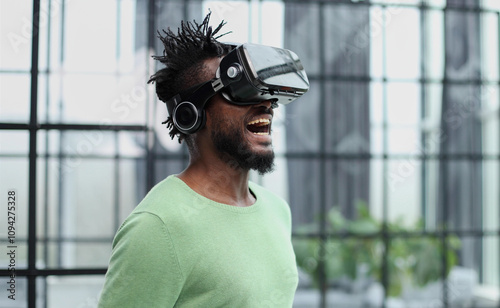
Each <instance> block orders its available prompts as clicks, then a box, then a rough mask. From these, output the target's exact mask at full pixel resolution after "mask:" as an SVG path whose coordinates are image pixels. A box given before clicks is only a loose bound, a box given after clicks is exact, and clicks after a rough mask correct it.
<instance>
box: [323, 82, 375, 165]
mask: <svg viewBox="0 0 500 308" xmlns="http://www.w3.org/2000/svg"><path fill="white" fill-rule="evenodd" d="M326 91H327V95H326V96H327V97H328V98H329V99H330V100H331V101H330V102H328V103H326V106H325V109H324V111H323V110H321V111H319V113H318V114H321V113H322V112H324V114H325V117H324V121H325V122H324V128H323V129H321V130H320V132H321V133H323V134H324V135H325V138H326V145H325V146H326V150H327V151H329V152H335V153H340V154H345V155H349V154H360V153H368V152H369V151H370V140H369V130H370V127H369V123H370V115H369V113H368V110H369V109H370V108H369V105H368V104H369V101H370V99H369V93H370V86H369V84H368V83H366V82H341V81H338V82H334V83H333V84H329V85H328V87H327V89H326ZM320 136H321V135H320Z"/></svg>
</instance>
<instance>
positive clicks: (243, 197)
mask: <svg viewBox="0 0 500 308" xmlns="http://www.w3.org/2000/svg"><path fill="white" fill-rule="evenodd" d="M178 177H179V178H180V179H181V180H182V181H184V182H185V183H186V184H187V185H188V186H189V187H190V188H191V189H193V190H194V191H196V192H197V193H198V194H200V195H202V196H204V197H206V198H208V199H211V200H213V201H216V202H219V203H224V204H229V205H233V206H240V207H244V206H250V205H252V204H254V203H255V197H254V196H253V195H252V194H251V193H250V190H249V188H248V179H249V170H243V169H240V168H237V167H235V166H233V165H231V160H230V159H224V158H223V157H221V156H220V155H214V156H210V155H206V154H205V155H202V156H198V155H195V156H191V159H190V162H189V166H188V167H187V168H186V170H184V171H183V172H182V173H180V174H179V175H178Z"/></svg>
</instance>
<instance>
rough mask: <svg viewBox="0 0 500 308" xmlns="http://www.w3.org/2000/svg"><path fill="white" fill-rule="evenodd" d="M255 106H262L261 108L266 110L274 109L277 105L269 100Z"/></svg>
mask: <svg viewBox="0 0 500 308" xmlns="http://www.w3.org/2000/svg"><path fill="white" fill-rule="evenodd" d="M256 106H262V107H265V108H266V109H275V108H278V103H276V102H275V101H273V100H270V99H269V100H265V101H261V102H260V103H259V104H257V105H256Z"/></svg>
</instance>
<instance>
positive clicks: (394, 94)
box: [387, 82, 421, 127]
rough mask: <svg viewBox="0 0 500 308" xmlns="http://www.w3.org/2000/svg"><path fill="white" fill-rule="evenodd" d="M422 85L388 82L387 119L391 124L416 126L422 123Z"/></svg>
mask: <svg viewBox="0 0 500 308" xmlns="http://www.w3.org/2000/svg"><path fill="white" fill-rule="evenodd" d="M420 106H421V98H420V85H419V84H418V83H395V82H391V83H388V84H387V120H388V122H389V124H390V125H395V126H396V125H397V126H410V127H414V126H417V125H419V124H420Z"/></svg>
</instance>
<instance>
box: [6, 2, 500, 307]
mask: <svg viewBox="0 0 500 308" xmlns="http://www.w3.org/2000/svg"><path fill="white" fill-rule="evenodd" d="M0 6H1V9H0V16H1V17H0V18H1V20H2V21H1V28H0V37H1V44H0V46H1V47H0V174H1V176H0V194H1V195H2V198H3V199H2V200H3V201H2V204H5V206H7V202H8V196H9V195H8V192H9V191H12V192H14V193H15V196H16V199H15V203H16V207H15V211H14V212H12V211H11V212H12V213H10V214H9V213H8V210H7V209H6V208H5V207H4V209H2V211H3V213H5V214H6V215H3V214H2V215H1V216H0V217H2V218H1V219H2V222H0V243H1V245H2V246H3V248H2V249H3V251H6V252H10V251H11V250H15V257H13V255H12V254H10V255H9V254H7V253H2V254H1V255H0V266H1V269H0V275H1V276H2V277H1V280H2V281H7V282H8V281H9V279H10V277H9V275H10V274H11V271H9V270H8V268H9V264H12V262H13V261H12V260H14V262H15V269H16V279H15V294H16V295H15V296H16V301H15V302H13V301H12V300H10V299H9V298H8V296H9V295H10V294H11V293H9V292H10V291H9V290H8V289H5V288H3V289H4V290H2V291H1V292H0V294H1V297H0V306H4V305H12V303H15V304H16V305H17V306H15V307H50V308H52V307H95V306H96V303H97V298H98V295H99V292H100V289H101V287H102V283H103V279H104V273H105V272H106V267H107V263H108V259H109V256H110V253H111V241H112V239H113V236H114V234H115V232H116V230H117V228H118V227H119V225H120V224H121V222H122V221H123V220H124V219H125V217H127V215H128V213H130V211H131V210H132V209H133V208H134V207H135V206H136V205H137V204H138V202H139V201H140V200H141V199H142V197H143V196H144V195H145V194H146V192H147V191H148V190H149V189H150V188H151V187H152V186H153V185H154V184H155V183H157V182H158V181H160V180H161V179H163V178H164V177H165V176H166V175H168V174H172V173H177V172H180V171H181V170H182V169H183V168H184V166H186V164H187V160H188V154H187V151H186V149H185V148H184V147H183V146H180V145H179V144H178V143H177V141H176V140H173V141H172V140H170V138H169V137H168V134H167V131H166V130H165V127H164V125H161V124H160V123H161V122H162V121H163V120H164V119H165V118H166V116H167V112H166V109H165V107H164V105H163V103H161V102H158V100H157V99H156V96H155V93H154V87H152V86H150V85H147V84H146V81H147V79H148V78H149V76H150V75H151V74H152V73H153V72H154V71H156V70H157V69H158V68H159V66H158V64H157V63H155V62H154V61H153V60H152V59H151V55H153V54H159V53H161V46H160V42H159V40H158V39H157V38H156V30H158V29H166V28H167V27H177V26H178V24H179V23H180V21H181V20H183V19H188V20H192V19H196V20H199V19H200V18H202V17H203V16H204V14H206V12H208V10H209V9H210V10H211V11H212V12H213V13H212V21H213V23H214V24H215V23H218V22H220V20H222V19H224V20H226V21H227V22H228V24H227V26H226V28H227V30H228V31H229V30H231V31H233V33H230V34H228V35H227V36H225V37H222V38H221V40H226V41H233V42H245V41H250V42H255V43H262V44H268V45H274V46H279V47H285V48H289V49H292V50H294V51H295V52H296V53H297V54H298V55H299V56H300V57H301V59H302V61H303V63H304V66H305V67H306V70H307V72H308V76H309V79H310V81H311V89H310V91H309V92H308V93H307V94H306V95H304V97H302V98H301V99H300V100H299V101H297V102H295V103H293V104H290V105H288V106H286V107H285V106H281V107H280V108H278V109H277V110H276V116H275V118H276V120H275V124H274V125H273V129H274V131H273V133H274V134H273V135H274V137H273V138H274V144H275V152H276V154H277V158H276V170H275V172H274V173H271V174H268V175H265V176H258V175H257V174H252V180H253V181H256V182H258V183H260V184H262V185H264V186H266V187H268V188H269V189H271V190H273V191H274V192H276V193H277V194H278V195H280V196H282V197H283V198H285V199H286V200H287V201H288V202H289V204H290V207H291V210H292V215H293V242H294V245H295V249H296V255H297V261H298V264H299V267H300V272H301V274H300V283H299V288H298V290H297V294H296V299H295V306H296V307H306V306H307V307H330V306H335V305H337V306H342V307H344V306H345V305H347V303H349V304H350V305H351V306H352V307H362V305H363V303H365V304H366V303H372V304H373V305H374V306H375V307H392V306H394V305H396V306H397V305H400V306H401V305H414V306H415V305H416V306H418V307H456V306H457V305H458V303H461V304H462V305H463V306H461V307H498V305H499V303H500V299H499V296H500V295H499V292H498V290H499V288H500V262H499V260H500V236H499V232H500V211H499V206H498V205H499V204H500V194H499V186H498V183H499V181H500V138H499V134H498V132H499V131H500V116H499V108H500V103H499V78H500V72H499V67H500V64H499V63H500V62H499V54H500V51H499V44H500V39H499V38H500V33H499V16H500V5H499V3H498V1H496V0H488V1H487V0H483V1H479V0H476V1H459V0H371V1H368V0H365V1H344V0H331V1H305V2H300V1H292V0H282V1H276V0H273V1H264V0H245V1H243V0H241V1H201V0H192V1H153V0H150V1H145V0H135V1H134V0H110V1H96V0H92V1H89V0H86V1H82V0H40V1H38V0H35V1H26V0H18V1H11V0H2V1H1V2H0ZM33 17H35V18H33ZM89 21H91V22H89ZM13 215H15V218H16V220H15V224H11V225H10V226H12V227H15V234H14V233H13V232H14V229H13V228H11V229H10V230H9V228H8V227H9V221H8V220H7V219H8V218H7V217H8V216H13ZM9 231H10V233H9ZM9 236H11V237H10V238H9ZM10 239H12V240H13V242H9V241H10ZM9 246H12V248H9ZM422 260H425V261H426V262H422ZM424 263H425V264H424ZM424 265H425V266H424ZM426 266H427V267H426ZM442 278H447V279H446V280H444V282H443V280H442ZM5 279H7V280H5ZM5 285H6V284H5V283H4V286H5ZM469 287H470V288H469ZM433 292H434V293H433ZM62 294H66V295H67V294H71V296H62ZM419 300H420V301H419ZM363 301H365V302H363ZM366 301H368V302H366ZM342 303H345V305H344V304H342ZM343 305H344V306H343ZM400 306H398V307H400ZM416 306H415V307H416Z"/></svg>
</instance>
